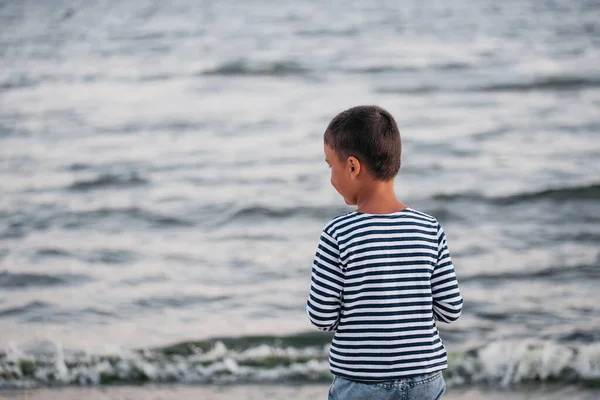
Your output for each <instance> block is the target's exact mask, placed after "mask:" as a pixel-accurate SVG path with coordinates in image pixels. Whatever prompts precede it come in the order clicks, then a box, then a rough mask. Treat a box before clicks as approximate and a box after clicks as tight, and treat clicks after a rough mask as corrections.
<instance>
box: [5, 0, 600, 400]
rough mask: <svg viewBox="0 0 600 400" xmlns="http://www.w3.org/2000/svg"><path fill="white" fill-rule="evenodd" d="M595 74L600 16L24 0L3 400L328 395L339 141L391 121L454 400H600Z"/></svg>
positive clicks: (599, 148) (553, 0) (377, 0)
mask: <svg viewBox="0 0 600 400" xmlns="http://www.w3.org/2000/svg"><path fill="white" fill-rule="evenodd" d="M599 66H600V2H599V1H597V0H578V1H573V0H520V1H514V0H507V1H503V2H499V1H492V0H481V1H467V0H451V1H441V0H431V1H420V0H394V1H388V0H372V1H368V2H367V1H337V0H330V1H326V0H307V1H303V2H297V1H294V2H292V1H278V2H275V1H267V0H248V1H231V0H220V1H203V0H198V1H192V0H170V1H157V0H127V1H118V0H98V1H93V2H92V1H83V0H80V1H77V0H45V1H42V0H37V1H36V0H23V1H17V0H0V395H3V396H9V397H10V396H13V397H14V396H18V395H25V396H28V394H27V393H29V394H32V395H35V394H36V393H37V395H38V397H39V396H41V397H39V398H44V397H46V398H61V395H60V393H65V392H62V391H65V390H67V391H69V390H71V391H74V393H80V392H77V391H78V390H86V391H87V392H85V393H88V395H86V396H84V397H87V398H92V397H93V395H92V394H94V393H95V395H97V396H100V394H101V393H104V392H102V391H104V390H108V391H109V392H107V393H113V394H114V393H117V394H115V395H114V396H115V397H112V398H117V397H118V396H120V395H119V393H121V394H122V393H124V392H122V391H121V390H125V392H127V391H128V390H129V391H132V392H131V393H134V394H131V393H130V392H127V393H129V394H127V396H129V397H127V398H135V396H136V394H135V393H138V394H137V396H138V398H140V399H141V398H150V396H151V395H152V393H153V390H154V389H152V388H154V387H156V388H157V389H156V390H158V391H161V390H181V391H183V392H185V393H188V392H186V390H188V389H189V390H191V391H192V392H194V393H195V394H194V395H192V394H189V396H190V397H189V398H212V397H210V396H211V395H210V393H213V394H214V393H217V392H219V390H221V389H222V390H229V392H227V391H226V392H225V394H224V397H223V398H250V397H252V396H255V397H252V398H264V397H265V396H266V397H270V398H277V396H280V397H281V398H292V397H290V396H291V395H292V394H293V396H296V397H293V398H298V399H300V398H305V399H314V398H315V397H319V396H320V397H321V398H325V396H326V395H327V385H328V384H329V382H331V378H332V376H331V375H330V373H329V369H328V361H327V353H328V348H329V342H330V339H331V335H330V334H327V333H322V332H318V331H317V330H315V329H314V328H312V327H311V326H310V324H309V322H308V319H307V318H306V315H305V304H306V297H307V294H308V287H309V280H310V269H311V265H312V258H313V256H314V253H315V250H316V245H317V242H318V238H319V234H320V232H321V230H322V229H323V227H324V226H325V225H326V224H327V222H328V221H329V220H330V219H331V218H333V217H335V216H337V215H340V214H344V213H347V212H350V211H352V208H351V207H348V206H346V205H345V204H344V201H343V200H342V198H341V197H340V196H339V195H338V194H337V193H336V192H335V190H334V189H333V188H332V187H331V185H330V183H329V169H328V167H327V164H326V163H325V161H324V154H323V133H324V130H325V128H326V127H327V124H328V123H329V121H330V120H331V119H332V118H333V117H334V116H335V115H336V114H337V113H338V112H340V111H342V110H344V109H347V108H349V107H352V106H355V105H359V104H377V105H380V106H382V107H384V108H386V109H387V110H388V111H390V113H391V114H392V115H393V116H394V117H395V118H396V120H397V122H398V125H399V127H400V131H401V136H402V140H403V157H402V168H401V170H400V173H399V175H398V177H397V178H396V180H395V187H396V192H397V195H398V197H399V198H400V199H401V200H402V201H404V202H405V203H406V204H408V205H409V206H410V207H411V208H414V209H417V210H420V211H422V212H425V213H428V214H430V215H432V216H434V217H435V218H437V219H438V221H440V223H441V224H442V226H443V227H444V230H445V231H446V234H447V238H448V243H449V247H450V252H451V254H452V257H453V261H454V264H455V267H456V272H457V276H458V281H459V285H460V288H461V292H462V294H463V296H464V299H465V305H464V311H463V315H462V316H461V318H460V320H459V321H457V322H456V323H454V324H451V325H443V324H440V326H439V329H440V332H441V337H442V339H443V341H444V343H445V345H446V347H447V350H448V353H449V368H448V369H447V370H446V371H445V373H444V374H445V375H444V376H445V379H446V382H447V385H448V393H449V395H451V393H452V392H453V391H454V392H455V393H459V392H460V393H468V391H469V390H476V391H477V393H480V394H481V396H482V397H481V398H510V397H512V396H514V397H515V398H542V397H544V396H550V393H552V392H553V390H554V389H556V393H563V394H564V393H568V396H567V397H569V398H571V399H573V400H577V399H583V398H593V397H596V396H600V392H598V388H599V387H600V67H599ZM165 385H166V386H165ZM122 387H128V388H129V389H115V388H122ZM165 388H167V389H165ZM236 388H237V389H236ZM243 388H251V389H249V390H250V391H251V392H252V393H254V394H253V395H252V396H250V395H248V394H247V393H246V392H245V391H244V390H242V389H243ZM538 388H539V390H541V392H538V391H537V390H538ZM548 388H550V389H551V390H550V389H548ZM40 390H41V391H40ZM111 390H112V391H111ZM136 390H137V391H138V392H136ZM273 390H274V391H275V392H272V391H273ZM565 391H566V392H565ZM183 392H182V393H183ZM19 393H20V394H19ZM81 393H83V392H81ZM89 393H92V394H89ZM140 393H141V394H140ZM244 393H246V394H244ZM269 393H271V394H270V395H269ZM273 393H275V394H273ZM277 393H279V394H277ZM503 393H504V394H505V395H504V394H503ZM528 393H534V395H532V397H528V396H529V394H528ZM535 393H538V394H537V395H535ZM123 396H125V395H123ZM182 396H183V395H182ZM185 396H187V395H185ZM185 396H183V397H182V398H184V397H185ZM194 396H195V397H194ZM303 396H304V397H303ZM494 396H496V397H494ZM536 396H538V397H536ZM76 397H77V395H75V397H74V398H76ZM467 397H468V396H467ZM98 398H100V397H98ZM102 398H108V397H102ZM464 398H466V397H464ZM469 398H475V397H469Z"/></svg>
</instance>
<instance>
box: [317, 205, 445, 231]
mask: <svg viewBox="0 0 600 400" xmlns="http://www.w3.org/2000/svg"><path fill="white" fill-rule="evenodd" d="M399 216H402V217H404V218H403V219H402V220H403V221H406V218H407V217H408V218H409V219H410V221H411V222H413V223H415V224H419V225H424V226H428V227H431V228H436V229H437V228H439V227H440V224H439V222H438V221H437V219H436V218H435V217H433V216H431V215H429V214H426V213H424V212H421V211H418V210H415V209H414V208H410V207H408V208H406V209H404V210H402V211H399V212H397V213H393V214H382V215H376V214H362V213H357V212H355V211H351V212H348V213H346V214H342V215H338V216H337V217H334V218H332V219H331V220H330V221H329V222H328V223H327V225H326V226H325V228H324V229H323V231H324V232H326V233H327V234H328V235H330V236H332V237H335V236H336V233H337V232H338V231H340V230H343V229H344V228H347V227H349V226H350V225H353V226H354V224H361V223H363V222H364V223H368V222H369V220H372V219H376V220H378V221H379V222H381V223H385V222H387V221H389V223H393V222H392V221H394V220H398V219H397V218H394V217H399ZM386 220H387V221H386ZM383 221H385V222H383Z"/></svg>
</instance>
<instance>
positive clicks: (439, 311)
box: [431, 224, 463, 323]
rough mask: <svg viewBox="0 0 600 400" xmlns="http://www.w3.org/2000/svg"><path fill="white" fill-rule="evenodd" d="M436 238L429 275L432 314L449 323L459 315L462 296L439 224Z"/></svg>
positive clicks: (444, 235)
mask: <svg viewBox="0 0 600 400" xmlns="http://www.w3.org/2000/svg"><path fill="white" fill-rule="evenodd" d="M437 239H438V259H437V264H436V266H435V268H434V270H433V274H432V276H431V292H432V294H433V316H434V318H435V319H436V320H438V321H442V322H447V323H450V322H453V321H456V320H457V319H458V317H460V314H461V312H462V306H463V298H462V296H461V295H460V290H459V289H458V281H457V280H456V273H455V271H454V265H453V264H452V259H451V258H450V251H449V250H448V244H447V242H446V234H445V233H444V230H443V229H442V227H441V226H440V225H439V224H438V233H437Z"/></svg>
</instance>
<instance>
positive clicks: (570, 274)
mask: <svg viewBox="0 0 600 400" xmlns="http://www.w3.org/2000/svg"><path fill="white" fill-rule="evenodd" d="M532 278H542V279H548V280H556V281H563V280H565V279H600V260H599V261H598V263H596V264H580V265H575V266H572V267H565V266H560V267H551V268H544V269H539V270H533V271H527V270H518V271H511V272H503V273H498V274H477V275H471V276H463V277H461V281H462V282H467V281H474V282H481V281H493V282H498V281H502V280H509V281H519V280H530V279H532Z"/></svg>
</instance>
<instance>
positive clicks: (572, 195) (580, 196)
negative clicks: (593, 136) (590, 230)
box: [433, 184, 600, 205]
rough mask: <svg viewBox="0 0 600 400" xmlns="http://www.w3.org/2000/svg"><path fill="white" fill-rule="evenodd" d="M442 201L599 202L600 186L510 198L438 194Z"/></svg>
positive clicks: (498, 202) (534, 193) (561, 189)
mask: <svg viewBox="0 0 600 400" xmlns="http://www.w3.org/2000/svg"><path fill="white" fill-rule="evenodd" d="M433 198H434V199H435V200H442V201H459V200H467V201H475V202H484V203H492V204H496V205H512V204H517V203H522V202H530V201H534V200H551V201H567V200H598V201H600V184H591V185H587V186H573V187H558V188H549V189H544V190H539V191H536V192H525V193H517V194H514V195H510V196H499V197H486V196H483V195H480V194H477V193H458V194H438V195H435V196H434V197H433Z"/></svg>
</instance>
